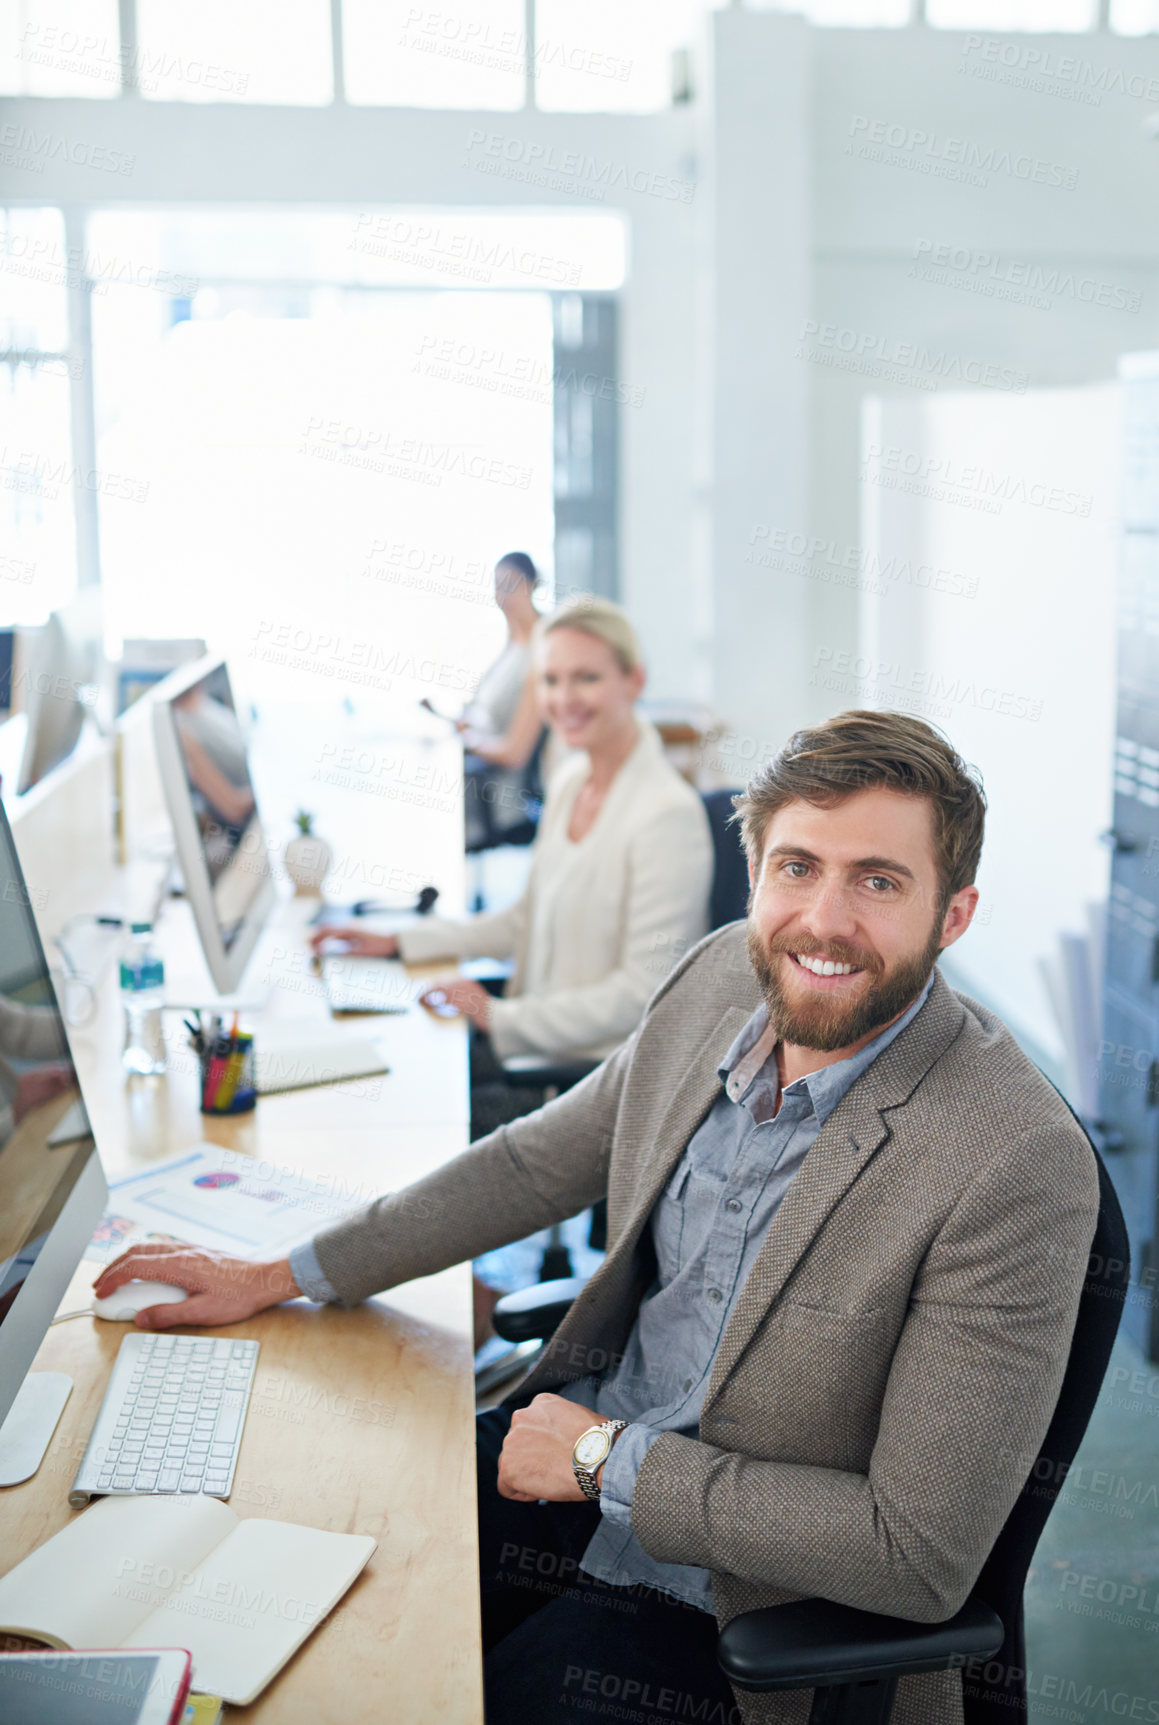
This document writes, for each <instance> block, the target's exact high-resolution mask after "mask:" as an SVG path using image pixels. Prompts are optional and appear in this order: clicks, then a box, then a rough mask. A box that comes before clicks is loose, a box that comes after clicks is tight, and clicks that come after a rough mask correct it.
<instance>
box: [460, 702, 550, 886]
mask: <svg viewBox="0 0 1159 1725" xmlns="http://www.w3.org/2000/svg"><path fill="white" fill-rule="evenodd" d="M546 743H547V728H546V726H545V727H544V729H543V730H542V731H540V733H539V741H538V742H537V743H536V745H535V748H534V749H533V750H532V752H531V758H530V760H529V761H528V762H527V765H526V766H525V767H524V768H523V771H522V773H521V774H520V775H519V793H518V794H519V801H520V805H521V806H522V809H523V819H522V820H521V821H516V822H515V824H514V825H512V826H509V827H502V828H500V827H497V826H496V824H495V815H494V809H493V806H492V804H491V803H489V802H488V801H487V798H486V795H485V791H486V786H487V777H488V774H489V773H493V772H494V770H495V769H494V767H492V766H491V763H490V762H489V761H480V760H479V757H478V756H474V757H468V758H467V761H465V762H464V789H466V788H467V786H468V785H470V784H471V783H472V782H473V784H474V788H475V801H476V805H477V809H478V814H479V819H480V822H481V824H482V829H483V830H482V833H481V835H480V837H478V838H477V839H475V840H474V842H473V843H471V844H469V845H467V847H466V851H467V855H468V856H469V857H474V858H475V859H476V866H475V869H474V876H475V887H474V891H473V893H472V894H471V909H472V910H474V911H480V910H482V909H483V908H484V901H483V873H482V867H481V864H480V863H479V861H478V859H480V858H481V857H482V855H483V852H484V851H491V850H498V849H499V848H500V846H502V845H519V846H526V845H529V844H532V843H533V842H534V839H535V835H536V833H537V831H538V830H539V817H540V815H541V814H542V812H543V751H544V747H545V745H546ZM471 760H474V761H479V764H478V766H477V767H475V766H473V765H470V764H468V762H469V761H471Z"/></svg>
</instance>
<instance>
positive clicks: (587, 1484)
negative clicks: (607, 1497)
mask: <svg viewBox="0 0 1159 1725" xmlns="http://www.w3.org/2000/svg"><path fill="white" fill-rule="evenodd" d="M627 1423H628V1422H627V1420H604V1422H603V1424H602V1425H598V1426H589V1427H588V1429H587V1431H586V1432H581V1433H580V1435H579V1436H578V1437H577V1438H576V1440H575V1443H574V1444H573V1445H572V1452H571V1471H572V1472H573V1473H574V1474H575V1477H576V1479H577V1480H578V1481H579V1487H580V1490H581V1491H582V1492H583V1494H584V1496H585V1497H588V1498H590V1499H591V1500H592V1502H593V1503H599V1501H600V1488H599V1486H598V1485H597V1484H596V1475H597V1473H598V1472H599V1471H600V1469H601V1467H603V1465H604V1463H605V1462H606V1461H607V1459H608V1457H609V1456H610V1455H611V1453H612V1440H613V1438H614V1437H615V1435H616V1433H617V1432H622V1431H623V1429H624V1427H625V1426H626V1425H627Z"/></svg>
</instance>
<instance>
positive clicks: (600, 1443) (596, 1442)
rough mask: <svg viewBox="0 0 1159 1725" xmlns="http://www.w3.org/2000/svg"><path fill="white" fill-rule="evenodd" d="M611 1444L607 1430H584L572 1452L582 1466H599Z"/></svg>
mask: <svg viewBox="0 0 1159 1725" xmlns="http://www.w3.org/2000/svg"><path fill="white" fill-rule="evenodd" d="M610 1447H611V1445H610V1443H609V1441H608V1434H607V1432H605V1431H592V1432H584V1434H583V1436H582V1437H581V1438H577V1440H576V1446H575V1449H574V1450H573V1451H572V1454H573V1455H574V1456H575V1459H576V1461H577V1462H578V1463H579V1465H580V1466H581V1467H599V1465H600V1463H601V1462H602V1461H603V1460H604V1458H605V1456H606V1455H607V1453H608V1450H609V1449H610Z"/></svg>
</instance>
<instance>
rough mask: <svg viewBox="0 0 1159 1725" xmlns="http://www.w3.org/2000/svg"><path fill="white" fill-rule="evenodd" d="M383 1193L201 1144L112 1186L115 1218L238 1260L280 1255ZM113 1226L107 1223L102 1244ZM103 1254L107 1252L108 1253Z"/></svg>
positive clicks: (111, 1209)
mask: <svg viewBox="0 0 1159 1725" xmlns="http://www.w3.org/2000/svg"><path fill="white" fill-rule="evenodd" d="M376 1196H377V1193H376V1192H371V1191H369V1190H366V1191H361V1190H354V1189H352V1188H350V1187H343V1186H342V1185H341V1184H340V1183H339V1182H338V1181H336V1180H335V1179H334V1178H333V1177H332V1176H330V1175H325V1174H320V1175H316V1176H315V1175H309V1174H298V1173H295V1172H294V1171H293V1170H292V1169H289V1168H278V1167H275V1166H274V1165H273V1164H271V1163H269V1162H262V1161H259V1160H258V1159H257V1158H256V1157H254V1156H244V1155H242V1154H241V1153H240V1152H239V1151H236V1150H225V1149H222V1148H221V1147H220V1146H219V1145H216V1144H199V1145H197V1146H195V1147H194V1148H193V1149H191V1150H189V1151H188V1152H187V1153H186V1154H185V1155H184V1156H179V1157H177V1158H175V1159H174V1160H173V1161H170V1162H162V1163H159V1164H158V1166H157V1167H155V1168H146V1169H144V1170H143V1171H142V1172H141V1173H139V1174H130V1175H129V1176H128V1177H127V1178H126V1179H124V1180H117V1181H114V1182H113V1183H112V1184H111V1185H110V1187H109V1215H110V1218H118V1219H120V1220H121V1221H127V1222H131V1223H135V1224H136V1225H137V1226H138V1227H140V1228H142V1229H144V1230H148V1231H150V1232H152V1233H155V1234H168V1235H171V1236H173V1237H174V1238H176V1239H178V1240H183V1241H185V1242H187V1243H188V1244H189V1245H191V1246H211V1247H213V1248H215V1249H216V1250H217V1251H221V1252H229V1253H231V1254H232V1255H233V1256H235V1257H240V1258H266V1257H270V1256H271V1255H280V1254H284V1253H286V1252H287V1251H289V1250H290V1249H291V1248H292V1247H294V1246H298V1245H301V1244H302V1242H303V1241H305V1240H309V1239H312V1238H313V1236H314V1235H315V1234H316V1233H317V1232H318V1230H319V1229H320V1228H323V1227H325V1226H326V1225H327V1223H329V1222H335V1221H337V1220H338V1219H339V1218H340V1217H342V1216H348V1215H350V1214H351V1212H352V1211H354V1210H360V1209H361V1208H362V1207H363V1205H364V1204H367V1203H369V1202H370V1200H371V1199H372V1198H374V1197H376ZM109 1232H110V1229H109V1228H108V1227H106V1226H105V1224H104V1223H102V1225H101V1228H99V1229H98V1234H97V1240H98V1241H99V1242H100V1243H101V1244H102V1246H103V1245H104V1241H105V1240H106V1239H107V1236H108V1234H109ZM101 1255H104V1253H103V1252H102V1253H101Z"/></svg>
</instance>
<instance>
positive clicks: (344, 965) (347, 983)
mask: <svg viewBox="0 0 1159 1725" xmlns="http://www.w3.org/2000/svg"><path fill="white" fill-rule="evenodd" d="M320 963H321V966H322V980H323V982H324V983H325V986H326V999H327V1001H328V1003H329V1006H330V1010H331V1012H409V1011H410V1009H411V1006H412V1005H413V1003H414V1001H415V998H416V996H417V994H418V993H419V989H420V985H419V984H417V983H416V982H415V980H414V978H413V977H412V976H411V975H410V974H409V973H408V971H407V968H406V965H405V964H403V963H402V961H401V960H400V959H397V958H358V957H354V956H352V955H349V954H346V953H328V954H327V955H326V956H325V957H324V958H322V959H321V961H320Z"/></svg>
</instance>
